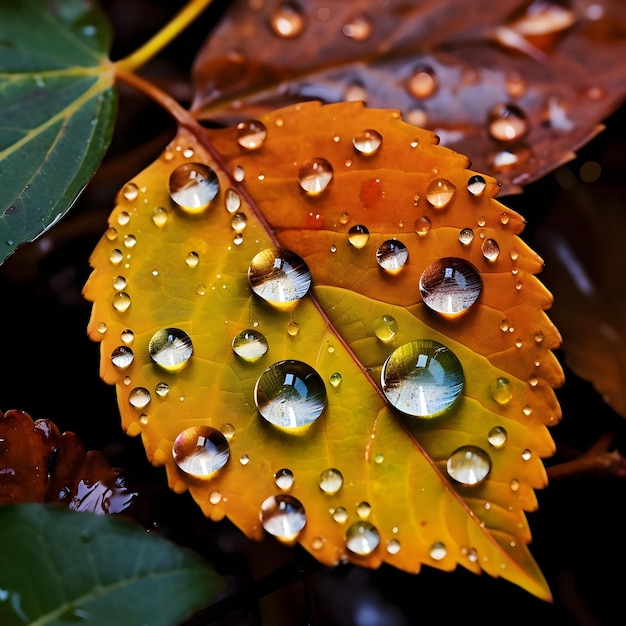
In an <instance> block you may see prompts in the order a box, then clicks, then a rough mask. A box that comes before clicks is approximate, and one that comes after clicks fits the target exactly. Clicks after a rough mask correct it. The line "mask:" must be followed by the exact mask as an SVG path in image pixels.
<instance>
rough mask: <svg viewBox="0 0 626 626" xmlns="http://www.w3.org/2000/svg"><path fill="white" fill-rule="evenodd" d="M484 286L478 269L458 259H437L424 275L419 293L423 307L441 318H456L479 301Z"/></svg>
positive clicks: (420, 282)
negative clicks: (443, 316)
mask: <svg viewBox="0 0 626 626" xmlns="http://www.w3.org/2000/svg"><path fill="white" fill-rule="evenodd" d="M482 287H483V282H482V279H481V277H480V274H479V273H478V271H477V270H476V268H475V267H474V266H473V265H472V264H471V263H469V262H468V261H466V260H465V259H459V258H456V257H447V258H445V259H438V260H436V261H434V262H433V263H431V264H430V265H429V266H428V267H427V268H426V269H425V270H424V272H423V273H422V276H421V277H420V281H419V289H420V294H421V296H422V299H423V300H424V304H425V305H426V306H428V308H429V309H431V310H433V311H436V312H437V313H440V314H441V315H445V316H450V317H457V316H458V315H461V314H462V313H464V312H465V311H467V309H469V308H470V307H471V306H472V305H473V304H474V303H475V302H476V300H477V299H478V297H479V296H480V293H481V291H482Z"/></svg>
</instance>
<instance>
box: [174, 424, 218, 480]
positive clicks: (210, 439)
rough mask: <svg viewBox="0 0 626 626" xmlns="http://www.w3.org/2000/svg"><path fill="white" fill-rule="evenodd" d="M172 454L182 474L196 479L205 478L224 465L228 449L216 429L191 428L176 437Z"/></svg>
mask: <svg viewBox="0 0 626 626" xmlns="http://www.w3.org/2000/svg"><path fill="white" fill-rule="evenodd" d="M172 454H173V456H174V461H175V462H176V465H178V467H179V468H180V469H181V470H183V472H185V473H186V474H189V475H191V476H195V477H197V478H207V477H209V476H212V475H213V474H215V472H217V471H218V470H220V469H222V468H223V467H224V466H225V465H226V463H227V462H228V459H229V457H230V447H229V445H228V441H226V438H225V437H224V435H222V433H221V432H220V431H219V430H217V428H213V427H211V426H192V427H190V428H186V429H185V430H183V431H182V432H181V433H180V434H179V435H178V437H176V439H175V441H174V446H173V447H172Z"/></svg>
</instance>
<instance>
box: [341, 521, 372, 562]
mask: <svg viewBox="0 0 626 626" xmlns="http://www.w3.org/2000/svg"><path fill="white" fill-rule="evenodd" d="M379 543H380V534H379V532H378V530H377V529H376V526H374V525H373V524H370V522H364V521H360V522H355V523H354V524H351V525H350V526H348V529H347V530H346V548H348V550H350V552H353V553H354V554H359V555H361V556H366V555H368V554H371V553H372V552H374V550H375V549H376V548H377V547H378V544H379Z"/></svg>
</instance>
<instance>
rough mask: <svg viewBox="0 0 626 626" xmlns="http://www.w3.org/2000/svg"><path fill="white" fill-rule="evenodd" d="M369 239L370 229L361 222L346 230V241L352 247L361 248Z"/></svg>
mask: <svg viewBox="0 0 626 626" xmlns="http://www.w3.org/2000/svg"><path fill="white" fill-rule="evenodd" d="M369 239H370V231H369V230H368V229H367V228H366V227H365V226H362V225H361V224H357V225H356V226H353V227H352V228H351V229H350V230H349V231H348V241H349V242H350V245H351V246H352V247H354V248H358V249H361V248H363V247H364V246H365V245H366V244H367V242H368V241H369Z"/></svg>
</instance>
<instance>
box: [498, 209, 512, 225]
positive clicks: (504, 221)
mask: <svg viewBox="0 0 626 626" xmlns="http://www.w3.org/2000/svg"><path fill="white" fill-rule="evenodd" d="M509 220H510V217H509V214H508V213H507V212H506V211H503V212H502V213H500V224H502V226H506V225H507V224H508V223H509Z"/></svg>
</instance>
